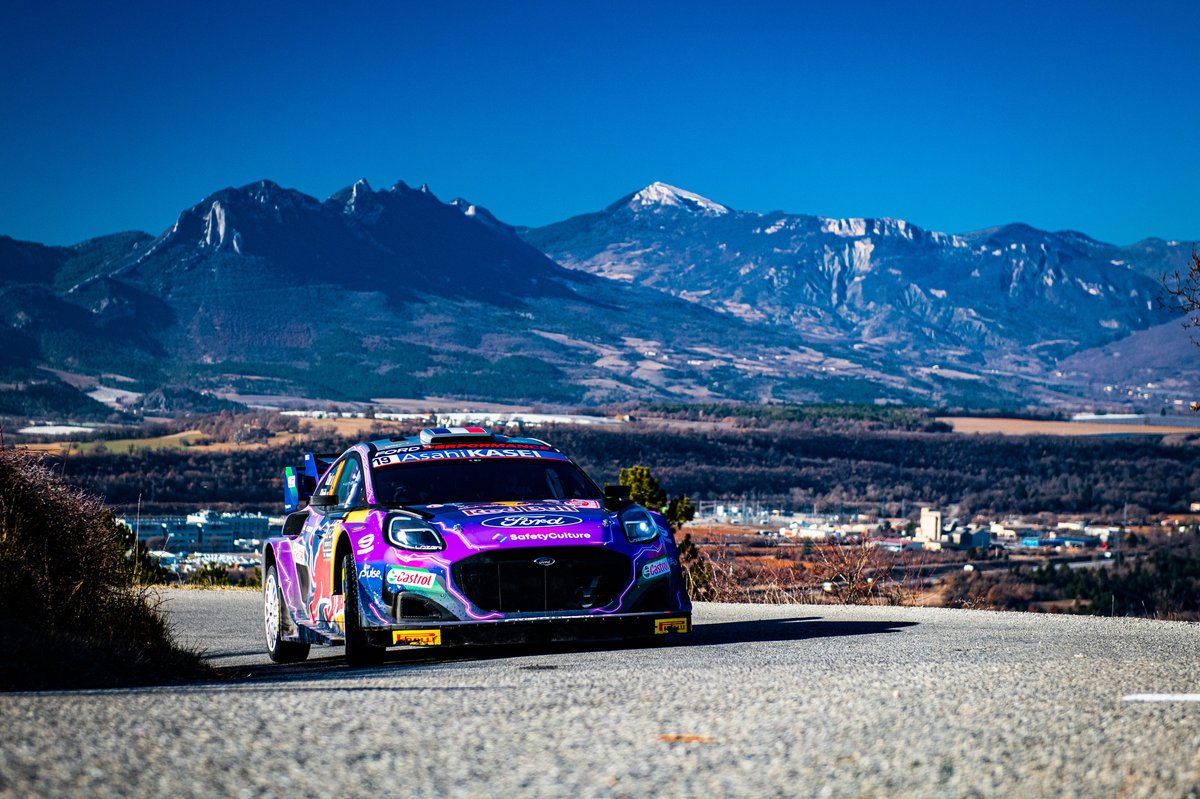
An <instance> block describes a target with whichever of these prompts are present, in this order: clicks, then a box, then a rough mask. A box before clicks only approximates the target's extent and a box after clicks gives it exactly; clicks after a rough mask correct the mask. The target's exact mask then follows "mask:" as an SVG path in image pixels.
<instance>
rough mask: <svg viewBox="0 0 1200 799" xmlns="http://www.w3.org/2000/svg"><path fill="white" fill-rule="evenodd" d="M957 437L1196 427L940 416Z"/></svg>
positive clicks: (1158, 432)
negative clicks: (957, 434)
mask: <svg viewBox="0 0 1200 799" xmlns="http://www.w3.org/2000/svg"><path fill="white" fill-rule="evenodd" d="M937 420H938V421H939V422H945V423H946V424H948V425H950V426H951V427H952V428H954V432H956V433H966V434H982V435H987V434H999V435H1002V436H1113V435H1142V436H1163V435H1169V434H1172V433H1198V432H1200V429H1198V428H1195V427H1167V426H1165V425H1162V426H1160V425H1145V424H1104V423H1100V422H1052V421H1041V420H1038V419H994V418H983V417H978V416H939V417H937Z"/></svg>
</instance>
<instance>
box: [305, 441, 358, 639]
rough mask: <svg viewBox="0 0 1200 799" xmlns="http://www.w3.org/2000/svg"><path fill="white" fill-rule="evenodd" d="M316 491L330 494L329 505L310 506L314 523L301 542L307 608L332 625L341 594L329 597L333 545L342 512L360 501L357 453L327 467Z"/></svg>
mask: <svg viewBox="0 0 1200 799" xmlns="http://www.w3.org/2000/svg"><path fill="white" fill-rule="evenodd" d="M315 493H317V494H332V495H334V496H335V497H336V501H335V503H334V504H333V505H325V506H313V515H314V516H315V517H316V519H315V521H316V523H315V524H313V525H311V526H310V527H309V528H308V530H307V533H308V536H309V539H308V541H306V542H305V551H306V554H307V560H308V567H309V579H310V580H311V584H312V589H311V590H310V592H309V611H310V612H311V613H312V618H313V619H315V620H316V621H317V622H318V623H319V624H331V625H332V624H336V623H339V622H340V619H339V618H338V616H339V614H340V612H341V597H340V596H339V597H335V596H333V574H334V568H335V566H336V564H335V563H334V562H333V559H334V552H333V547H334V543H335V539H336V537H337V536H336V533H337V529H338V527H339V525H341V523H342V520H343V519H344V518H345V516H346V514H347V513H348V512H350V511H351V510H352V509H354V508H355V507H357V506H358V505H360V504H361V499H362V496H363V493H364V491H363V469H362V462H361V461H360V460H359V457H358V455H357V454H354V453H351V454H348V455H346V456H345V457H343V458H342V459H341V460H339V461H338V462H337V463H335V464H334V465H333V467H332V468H330V470H329V472H328V473H327V474H326V476H325V478H324V479H323V480H322V481H321V482H320V483H319V484H318V485H317V490H316V492H315Z"/></svg>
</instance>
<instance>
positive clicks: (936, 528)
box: [917, 508, 942, 541]
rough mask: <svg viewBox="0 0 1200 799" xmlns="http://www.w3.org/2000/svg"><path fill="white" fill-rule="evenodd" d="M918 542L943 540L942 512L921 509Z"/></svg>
mask: <svg viewBox="0 0 1200 799" xmlns="http://www.w3.org/2000/svg"><path fill="white" fill-rule="evenodd" d="M917 540H918V541H941V540H942V512H941V511H940V510H933V509H931V508H921V526H920V527H919V528H917Z"/></svg>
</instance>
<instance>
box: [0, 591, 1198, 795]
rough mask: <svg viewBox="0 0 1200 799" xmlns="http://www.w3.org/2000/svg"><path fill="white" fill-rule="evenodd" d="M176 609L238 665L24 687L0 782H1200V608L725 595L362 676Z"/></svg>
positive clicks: (936, 785)
mask: <svg viewBox="0 0 1200 799" xmlns="http://www.w3.org/2000/svg"><path fill="white" fill-rule="evenodd" d="M167 608H168V610H169V612H170V613H171V616H172V619H173V621H174V623H175V625H176V627H177V630H178V633H179V635H180V636H181V637H182V638H183V639H184V640H186V641H189V642H191V643H193V644H195V645H199V646H202V647H204V648H205V649H206V650H207V652H208V655H209V657H210V658H211V659H212V662H213V663H214V664H215V665H216V666H218V667H219V668H220V669H221V674H222V676H221V678H220V679H218V680H216V681H214V682H212V683H206V684H197V685H189V686H185V687H169V688H153V689H132V690H118V691H71V692H47V693H26V694H6V695H0V720H2V725H0V729H2V730H3V739H2V742H0V796H5V797H10V796H12V797H16V796H20V797H25V796H47V797H59V796H80V797H92V796H99V797H103V796H138V797H144V796H171V797H186V796H205V797H209V796H239V797H240V796H248V797H249V796H263V797H276V796H284V795H292V796H347V797H353V796H372V797H378V796H386V797H397V798H399V797H407V796H445V797H475V796H504V797H515V796H569V797H591V796H629V797H646V796H704V797H723V796H786V797H791V796H814V797H860V796H887V797H895V796H913V797H941V796H944V797H962V796H987V797H991V796H996V797H1025V796H1054V797H1058V796H1075V797H1087V798H1088V799H1091V797H1125V796H1130V797H1135V796H1156V797H1157V796H1163V797H1173V798H1178V797H1187V796H1200V701H1195V700H1200V671H1198V666H1200V626H1198V625H1187V624H1181V623H1170V622H1153V621H1142V620H1130V619H1102V618H1081V617H1068V616H1042V615H1024V614H1002V613H988V612H975V611H947V610H930V609H918V608H843V607H831V606H803V605H801V606H763V605H743V606H737V605H702V606H700V607H699V608H698V609H697V612H696V627H695V632H694V633H692V634H691V636H690V637H689V638H688V639H686V641H685V642H684V643H681V644H679V645H676V646H670V647H666V648H654V647H651V648H633V647H614V646H599V647H588V646H563V647H555V648H539V649H509V648H505V649H500V650H483V651H477V652H462V651H459V652H452V651H442V652H432V651H418V652H413V653H408V652H404V653H399V654H397V655H395V656H393V657H391V658H390V659H389V661H388V662H387V663H386V664H385V665H384V666H382V667H377V668H370V669H362V670H353V671H352V670H348V669H347V668H346V666H345V664H344V663H343V662H342V659H341V658H340V656H339V650H336V649H330V650H323V651H322V650H314V654H315V655H317V657H314V658H313V659H312V660H310V661H309V662H308V663H306V664H302V665H299V666H289V667H278V666H275V665H271V664H270V663H269V662H268V661H267V660H266V658H265V656H263V655H262V654H261V651H262V650H261V643H260V641H259V635H260V633H259V627H260V622H259V612H260V611H259V598H258V596H257V594H253V593H247V592H215V591H214V592H208V591H171V592H168V600H167ZM1135 694H1145V695H1155V696H1147V697H1143V699H1147V700H1149V701H1142V700H1138V699H1133V698H1130V697H1131V695H1135ZM1164 695H1165V696H1164ZM1187 695H1190V699H1189V697H1188V696H1187Z"/></svg>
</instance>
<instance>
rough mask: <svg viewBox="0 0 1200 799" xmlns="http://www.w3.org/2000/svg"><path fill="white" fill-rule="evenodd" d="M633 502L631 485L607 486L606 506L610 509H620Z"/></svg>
mask: <svg viewBox="0 0 1200 799" xmlns="http://www.w3.org/2000/svg"><path fill="white" fill-rule="evenodd" d="M631 502H633V499H632V495H631V492H630V488H629V486H605V487H604V507H605V508H607V509H608V510H620V509H621V508H623V507H625V506H626V505H628V504H630V503H631Z"/></svg>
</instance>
